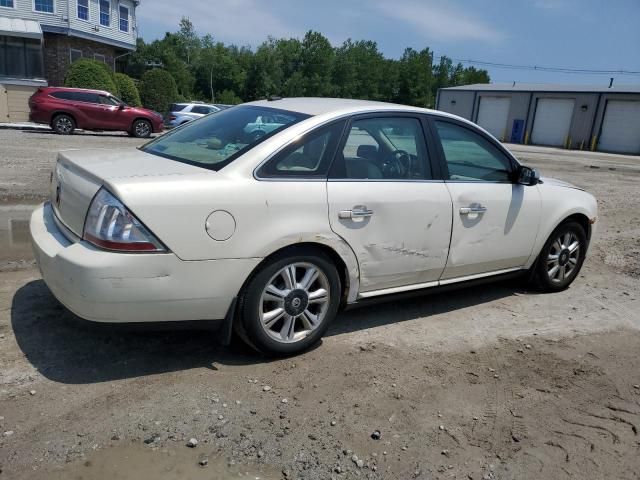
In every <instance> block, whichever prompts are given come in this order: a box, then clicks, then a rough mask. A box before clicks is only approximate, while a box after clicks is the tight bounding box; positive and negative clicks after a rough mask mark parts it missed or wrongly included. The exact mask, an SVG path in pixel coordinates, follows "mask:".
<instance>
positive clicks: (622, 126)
mask: <svg viewBox="0 0 640 480" xmlns="http://www.w3.org/2000/svg"><path fill="white" fill-rule="evenodd" d="M598 150H603V151H607V152H620V153H640V102H623V101H621V100H615V101H612V100H609V101H608V102H607V109H606V110H605V112H604V120H603V121H602V133H601V134H600V142H599V144H598Z"/></svg>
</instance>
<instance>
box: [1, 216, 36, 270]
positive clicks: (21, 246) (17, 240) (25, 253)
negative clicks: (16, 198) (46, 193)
mask: <svg viewBox="0 0 640 480" xmlns="http://www.w3.org/2000/svg"><path fill="white" fill-rule="evenodd" d="M36 206H37V205H32V204H4V205H0V271H3V270H4V271H6V270H15V269H19V268H22V267H24V266H30V265H33V252H32V251H31V239H30V237H29V218H30V217H31V212H32V211H33V210H34V209H35V208H36Z"/></svg>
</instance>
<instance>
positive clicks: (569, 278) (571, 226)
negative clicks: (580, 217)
mask: <svg viewBox="0 0 640 480" xmlns="http://www.w3.org/2000/svg"><path fill="white" fill-rule="evenodd" d="M562 238H565V239H567V238H568V239H569V240H567V241H566V242H563V241H560V243H558V240H561V239H562ZM575 241H577V242H578V251H577V252H575V253H571V252H570V251H569V249H568V248H559V247H563V246H570V245H573V244H574V242H575ZM564 243H569V245H564ZM587 247H588V241H587V235H586V233H585V231H584V228H583V227H582V225H580V224H579V223H578V222H575V221H571V220H570V221H566V222H564V223H561V224H560V225H558V227H556V229H555V230H554V231H553V233H551V235H550V236H549V238H548V239H547V241H546V243H545V244H544V247H542V250H541V251H540V255H539V256H538V259H537V260H536V263H535V264H534V265H533V271H532V276H531V284H532V286H533V287H535V288H536V289H538V290H540V291H542V292H559V291H562V290H565V289H566V288H567V287H568V286H569V285H571V283H572V282H573V281H574V280H575V279H576V277H577V276H578V274H579V273H580V269H581V268H582V264H583V263H584V259H585V255H586V251H587ZM556 254H557V255H558V261H557V262H556V261H555V260H552V259H550V258H551V257H550V256H555V255H556ZM573 260H575V263H573ZM556 266H557V267H558V268H559V270H556V271H555V272H554V270H553V269H554V268H555V267H556ZM565 266H566V267H565ZM569 268H571V270H570V271H567V270H568V269H569ZM560 270H562V271H560ZM565 271H567V274H566V275H565V274H564V273H563V272H565ZM550 273H551V274H552V275H550Z"/></svg>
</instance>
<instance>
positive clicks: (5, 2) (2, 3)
mask: <svg viewBox="0 0 640 480" xmlns="http://www.w3.org/2000/svg"><path fill="white" fill-rule="evenodd" d="M0 7H5V8H14V5H13V0H0Z"/></svg>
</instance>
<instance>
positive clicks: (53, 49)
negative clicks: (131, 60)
mask: <svg viewBox="0 0 640 480" xmlns="http://www.w3.org/2000/svg"><path fill="white" fill-rule="evenodd" d="M139 3H140V0H0V122H10V121H16V122H19V121H25V120H26V119H27V118H28V114H29V107H28V104H27V100H28V98H29V97H30V96H31V95H32V94H33V92H34V91H35V90H36V89H37V88H38V87H40V86H47V85H50V86H60V85H63V83H64V77H65V75H66V73H67V70H68V68H69V65H71V64H72V63H73V62H75V61H76V60H79V59H81V58H92V59H95V60H98V61H101V62H105V63H106V64H107V65H108V66H109V67H110V68H112V69H114V70H115V69H116V65H117V62H118V59H119V58H121V57H122V56H124V55H126V54H127V53H130V52H132V51H133V50H135V47H136V38H137V36H138V35H137V28H136V8H137V7H138V5H139Z"/></svg>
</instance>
